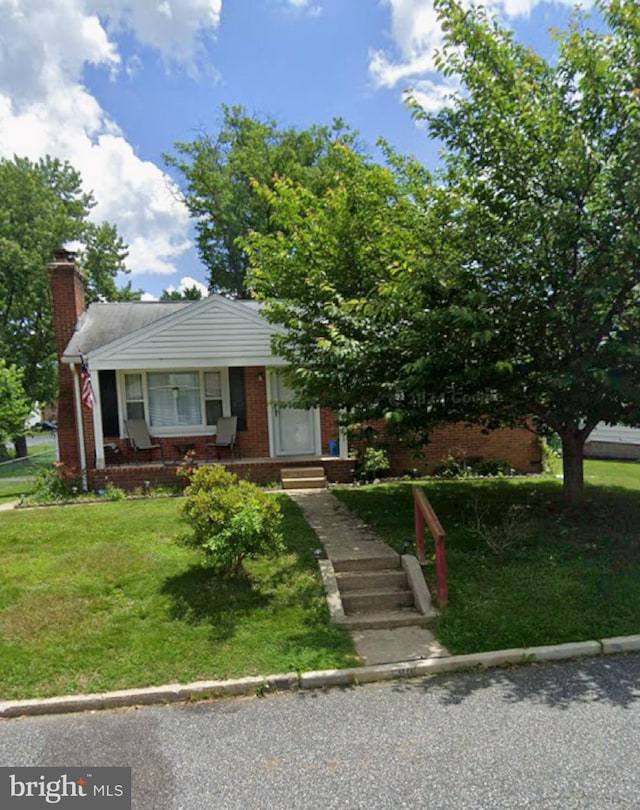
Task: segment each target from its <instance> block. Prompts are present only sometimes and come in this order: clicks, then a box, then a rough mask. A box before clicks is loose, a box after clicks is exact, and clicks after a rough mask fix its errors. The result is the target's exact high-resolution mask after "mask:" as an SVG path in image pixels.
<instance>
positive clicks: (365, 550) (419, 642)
mask: <svg viewBox="0 0 640 810" xmlns="http://www.w3.org/2000/svg"><path fill="white" fill-rule="evenodd" d="M287 495H289V497H290V498H291V499H292V500H293V501H294V502H295V503H297V504H298V506H299V507H300V509H301V510H302V512H303V514H304V516H305V519H306V520H307V522H308V523H309V525H310V526H311V528H312V529H313V530H314V531H315V532H316V534H317V535H318V539H319V540H320V542H321V543H322V545H323V547H324V550H325V553H326V555H327V558H328V559H329V560H330V561H331V562H332V563H333V564H334V565H336V567H338V566H340V565H341V564H342V565H344V564H345V563H347V564H348V562H349V561H366V560H371V559H372V558H375V560H376V561H377V562H379V563H380V565H383V564H385V561H386V566H388V567H389V568H394V567H399V566H400V555H399V554H398V553H397V552H396V551H394V550H393V549H392V548H390V547H389V546H388V545H387V544H386V543H384V542H383V541H382V540H381V539H380V538H379V537H378V536H377V535H376V534H375V532H373V531H372V529H371V528H370V527H369V526H367V525H366V524H365V523H363V521H361V520H360V519H359V518H357V517H356V516H355V515H354V514H353V513H352V512H350V511H349V510H348V509H347V508H346V506H344V505H343V504H342V503H341V502H340V501H339V500H338V499H337V498H336V497H335V496H334V495H332V494H331V493H330V492H328V491H327V490H324V489H309V490H289V491H287ZM350 633H351V636H352V638H353V642H354V646H355V648H356V652H357V653H358V655H359V656H360V657H361V658H362V661H363V664H364V665H366V666H369V665H374V664H386V663H393V662H396V661H414V660H419V659H427V658H441V657H444V656H447V655H448V654H449V653H448V652H447V650H446V649H445V648H444V647H442V645H441V644H439V643H438V642H437V641H436V639H435V638H434V636H433V634H432V633H431V632H430V631H429V630H427V629H425V628H424V627H417V626H412V627H393V628H389V629H372V630H367V629H358V630H350Z"/></svg>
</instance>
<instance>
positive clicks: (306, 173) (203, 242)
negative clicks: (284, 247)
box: [165, 106, 355, 297]
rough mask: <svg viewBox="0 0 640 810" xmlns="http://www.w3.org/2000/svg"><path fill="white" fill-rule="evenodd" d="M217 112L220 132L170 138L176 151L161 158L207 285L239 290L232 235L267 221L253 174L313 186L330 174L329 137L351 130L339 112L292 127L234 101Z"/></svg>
mask: <svg viewBox="0 0 640 810" xmlns="http://www.w3.org/2000/svg"><path fill="white" fill-rule="evenodd" d="M222 114H223V121H222V125H221V128H220V130H219V132H217V133H216V134H215V135H209V134H202V135H200V136H199V137H197V138H196V139H195V140H194V141H191V142H182V143H176V144H175V149H176V154H175V155H165V160H166V162H167V164H168V165H170V166H173V167H174V168H177V169H178V170H179V172H180V174H181V175H182V179H183V193H184V201H185V203H186V205H187V207H188V209H189V212H190V213H191V216H192V217H193V218H194V221H195V227H196V232H197V242H198V250H199V253H200V258H201V259H202V262H203V263H204V265H205V266H206V267H207V269H208V271H209V288H210V289H211V290H212V291H213V292H219V293H225V294H228V295H233V296H238V297H246V296H247V294H248V290H247V286H246V272H247V268H248V261H247V255H246V253H245V251H244V249H243V247H242V246H241V244H240V242H239V239H241V238H242V237H245V236H246V235H247V234H248V233H249V232H250V231H259V232H260V233H269V232H271V231H272V229H273V223H272V221H271V218H270V213H269V207H268V205H266V204H265V201H264V199H263V198H262V197H261V196H260V195H259V194H257V193H256V192H255V188H254V185H253V183H254V181H257V182H258V183H261V184H266V185H269V184H272V183H273V182H274V181H275V179H276V178H278V177H289V178H291V179H293V180H295V181H298V182H302V183H304V184H305V185H307V186H311V187H314V188H320V187H323V186H326V184H327V183H329V182H331V178H330V174H329V173H328V168H329V167H328V166H327V155H328V154H330V150H329V146H330V144H331V143H332V142H333V141H334V140H336V139H340V140H342V141H343V142H348V143H353V142H354V140H355V135H354V133H353V132H352V131H350V130H348V129H347V128H345V126H344V125H343V123H342V122H341V121H339V120H336V121H335V122H334V123H333V125H332V126H331V127H324V126H312V127H309V128H308V129H296V128H295V127H281V126H280V125H279V124H278V122H277V121H275V120H273V119H269V118H261V117H258V116H251V115H249V114H248V113H247V112H246V110H245V109H244V108H243V107H240V106H233V107H228V106H223V107H222Z"/></svg>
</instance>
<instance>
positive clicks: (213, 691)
mask: <svg viewBox="0 0 640 810" xmlns="http://www.w3.org/2000/svg"><path fill="white" fill-rule="evenodd" d="M636 651H640V635H634V636H617V637H614V638H605V639H602V640H601V641H579V642H570V643H567V644H549V645H542V646H538V647H517V648H514V649H508V650H494V651H492V652H481V653H470V654H468V655H450V656H448V657H446V658H425V659H419V660H416V661H398V662H396V663H389V664H374V665H371V666H366V667H350V668H347V669H326V670H318V671H315V672H303V673H296V672H287V673H282V674H278V675H266V676H262V675H257V676H253V677H247V678H236V679H234V680H226V681H221V680H220V681H194V682H193V683H187V684H175V683H174V684H166V685H164V686H151V687H148V688H144V689H121V690H118V691H115V692H100V693H96V694H93V695H66V696H64V697H54V698H33V699H30V700H4V701H0V719H9V718H16V717H25V716H35V715H43V714H63V713H68V712H84V711H99V710H102V709H116V708H131V707H134V706H141V705H147V706H148V705H153V704H168V703H178V702H186V701H190V700H191V701H198V700H209V699H211V698H216V697H239V696H249V695H253V696H263V695H266V694H269V693H271V692H283V691H293V690H298V689H305V690H306V689H324V688H328V687H335V686H340V687H348V686H356V685H360V684H365V683H374V682H377V681H393V680H399V679H406V678H418V677H423V676H424V677H426V676H428V675H438V674H441V673H444V672H464V671H468V670H483V669H491V668H493V667H501V666H513V665H519V664H530V663H533V662H536V661H566V660H570V659H575V658H587V657H595V656H600V655H616V654H620V653H626V652H636Z"/></svg>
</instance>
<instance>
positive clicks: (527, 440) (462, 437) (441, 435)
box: [390, 423, 542, 475]
mask: <svg viewBox="0 0 640 810" xmlns="http://www.w3.org/2000/svg"><path fill="white" fill-rule="evenodd" d="M449 455H453V456H456V457H457V456H464V457H466V458H470V459H478V460H480V459H482V460H486V459H497V460H500V461H508V462H509V464H510V465H511V466H512V467H513V468H514V469H515V470H516V471H517V472H519V473H531V472H540V470H541V469H542V455H541V450H540V445H539V442H538V439H537V437H536V436H535V435H534V434H533V433H532V432H531V431H529V430H526V429H525V428H513V429H507V428H503V429H500V430H494V431H491V433H489V434H488V435H485V434H483V433H482V431H481V430H480V428H478V427H466V426H465V425H464V424H461V423H457V424H452V425H445V426H443V427H441V428H439V429H438V430H435V431H434V432H433V434H432V436H431V442H430V443H429V444H428V445H426V446H425V447H424V448H423V451H422V457H421V458H416V457H415V456H414V454H413V451H412V450H410V449H403V448H399V447H396V448H395V449H394V450H392V452H391V453H390V460H391V471H392V474H393V475H401V474H402V471H403V470H405V469H414V468H415V469H418V470H419V471H420V472H426V473H431V472H433V469H434V467H436V466H437V465H438V464H441V463H442V462H444V461H446V460H447V457H448V456H449Z"/></svg>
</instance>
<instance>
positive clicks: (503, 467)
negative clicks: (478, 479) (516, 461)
mask: <svg viewBox="0 0 640 810" xmlns="http://www.w3.org/2000/svg"><path fill="white" fill-rule="evenodd" d="M472 470H473V472H474V473H475V474H476V475H512V474H513V472H514V471H513V470H512V469H511V464H509V462H508V461H503V460H502V459H497V458H487V459H485V460H484V461H479V462H478V463H477V464H474V465H473V467H472Z"/></svg>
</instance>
